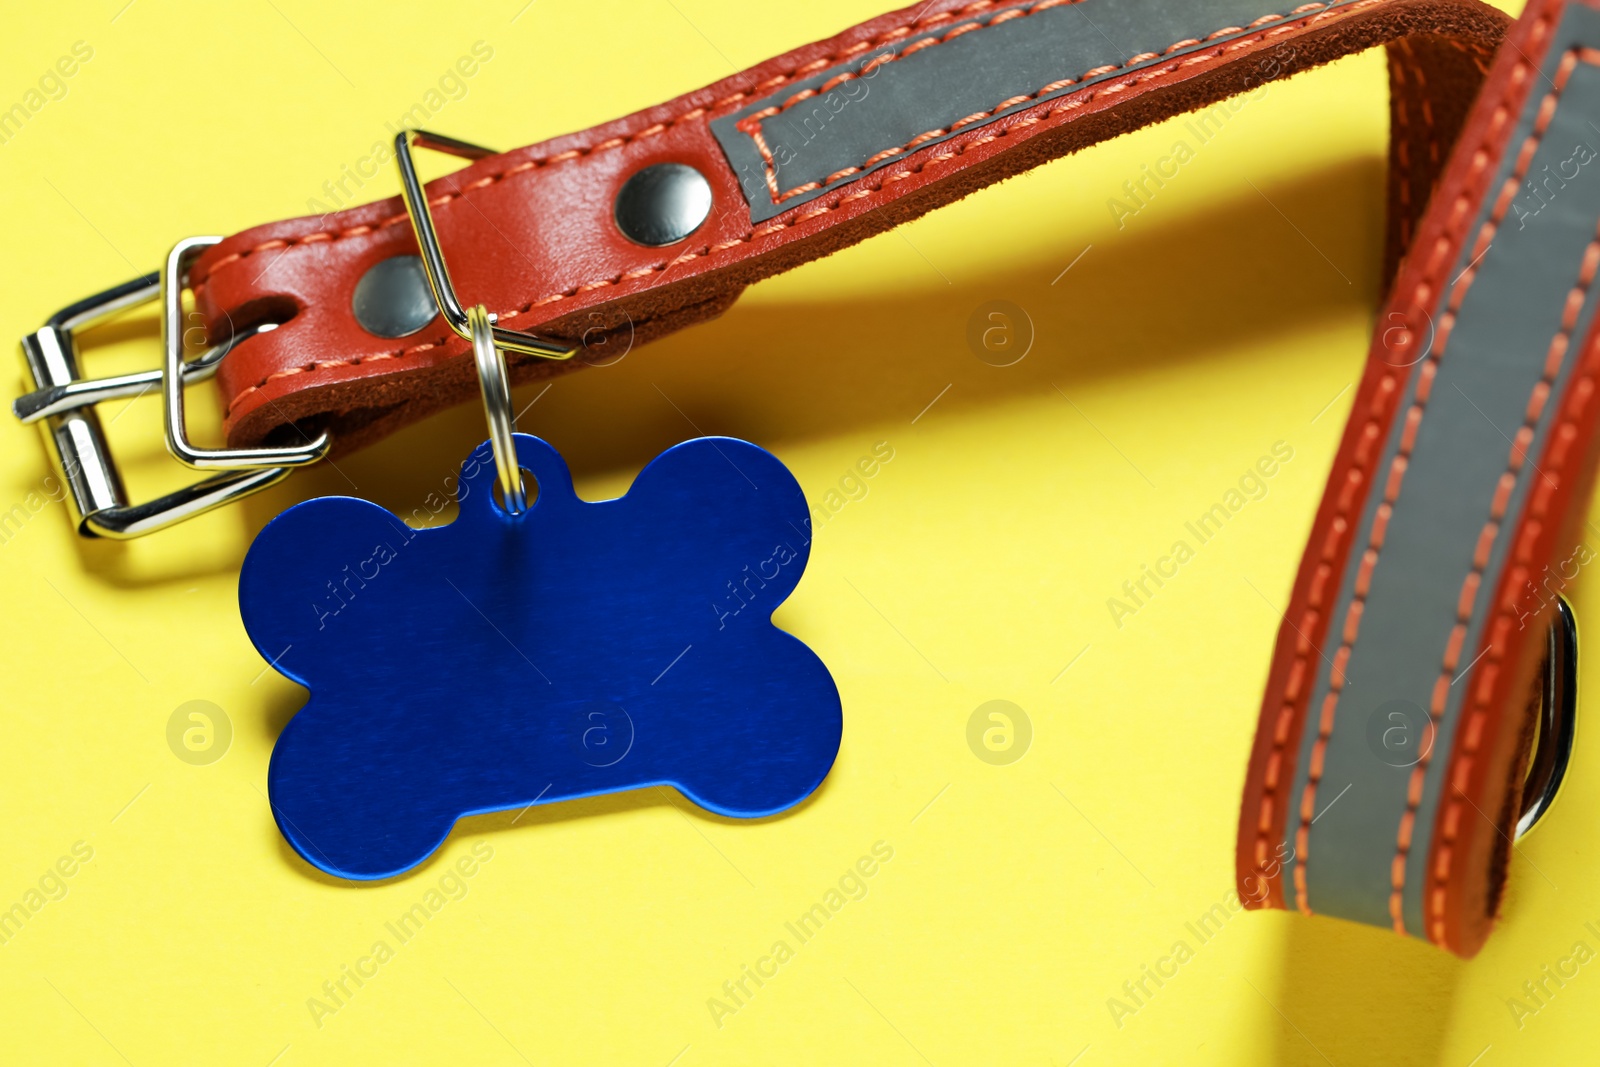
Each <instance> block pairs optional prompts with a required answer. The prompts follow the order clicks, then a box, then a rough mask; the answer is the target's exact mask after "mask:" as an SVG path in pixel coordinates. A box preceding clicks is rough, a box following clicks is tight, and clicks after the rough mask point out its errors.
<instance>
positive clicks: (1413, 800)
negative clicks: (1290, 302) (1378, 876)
mask: <svg viewBox="0 0 1600 1067" xmlns="http://www.w3.org/2000/svg"><path fill="white" fill-rule="evenodd" d="M1579 62H1584V63H1589V64H1592V65H1600V51H1595V50H1593V49H1586V48H1574V49H1572V50H1571V51H1569V52H1567V54H1566V55H1564V56H1562V57H1561V66H1560V68H1559V69H1558V70H1557V71H1556V76H1555V81H1554V87H1553V88H1552V89H1551V90H1550V91H1549V92H1548V93H1546V94H1545V98H1544V99H1543V100H1542V101H1540V103H1539V110H1538V114H1537V118H1536V119H1535V120H1534V127H1533V130H1532V131H1531V132H1530V133H1529V135H1528V137H1527V139H1526V140H1525V141H1524V142H1523V145H1522V150H1521V154H1520V156H1519V159H1518V163H1519V166H1518V169H1517V173H1516V174H1514V175H1512V176H1511V177H1508V178H1507V179H1506V181H1505V183H1504V184H1503V185H1502V186H1501V192H1500V199H1501V202H1502V203H1503V204H1509V203H1510V202H1511V200H1512V199H1514V198H1515V196H1516V194H1517V191H1518V189H1519V188H1520V187H1521V185H1522V178H1523V176H1524V173H1525V172H1526V170H1527V167H1528V166H1529V164H1530V163H1531V161H1532V159H1533V153H1534V151H1535V150H1536V149H1537V147H1538V145H1539V142H1540V140H1541V139H1542V138H1543V137H1544V132H1545V129H1546V128H1547V127H1548V126H1549V124H1550V120H1551V118H1552V117H1554V115H1555V110H1556V105H1557V103H1558V102H1559V100H1560V97H1561V93H1562V91H1563V90H1564V89H1565V88H1566V85H1567V81H1568V79H1569V78H1570V77H1571V75H1572V71H1573V70H1574V69H1575V68H1576V67H1577V65H1578V63H1579ZM1501 214H1502V215H1503V211H1502V212H1501ZM1492 239H1493V233H1492V231H1491V232H1489V233H1487V234H1486V236H1485V238H1484V240H1492ZM1597 266H1600V226H1597V227H1596V231H1595V237H1594V239H1593V240H1591V241H1590V242H1589V245H1588V247H1587V248H1585V249H1584V254H1583V259H1582V261H1581V266H1580V268H1579V272H1578V280H1577V282H1576V283H1574V284H1573V286H1572V289H1571V291H1570V292H1569V293H1568V294H1567V300H1566V304H1565V306H1564V309H1563V312H1562V319H1561V329H1560V330H1559V331H1558V332H1557V333H1556V335H1555V338H1554V339H1553V340H1551V342H1550V348H1549V350H1548V351H1547V353H1546V355H1545V365H1544V373H1543V375H1542V376H1541V377H1540V379H1539V381H1538V382H1536V383H1535V384H1534V387H1533V392H1532V394H1531V395H1530V396H1529V397H1528V405H1527V407H1526V408H1525V409H1524V415H1523V422H1522V428H1521V429H1520V430H1518V431H1517V435H1516V440H1515V442H1514V443H1513V444H1512V446H1511V454H1510V456H1509V457H1508V458H1507V460H1506V470H1505V473H1504V474H1502V475H1501V476H1500V484H1499V491H1497V492H1496V493H1495V495H1494V498H1493V500H1492V501H1491V503H1490V507H1489V518H1488V520H1487V521H1486V522H1485V523H1484V526H1483V531H1482V532H1481V533H1480V534H1479V535H1478V548H1477V552H1476V554H1475V555H1474V557H1473V561H1472V570H1471V571H1470V572H1468V574H1467V577H1466V578H1465V579H1463V580H1462V583H1461V595H1460V597H1459V599H1458V601H1457V613H1456V625H1455V626H1454V627H1453V628H1452V629H1451V631H1450V640H1449V642H1448V643H1447V644H1446V645H1445V656H1444V663H1443V664H1442V666H1441V668H1440V679H1439V681H1436V682H1435V683H1434V697H1433V704H1432V706H1431V707H1430V708H1429V717H1430V719H1432V721H1433V723H1434V725H1435V726H1437V725H1438V721H1439V715H1440V714H1441V713H1442V712H1443V710H1444V708H1443V701H1444V696H1445V695H1446V694H1447V693H1448V691H1449V687H1450V684H1451V679H1450V675H1451V674H1452V673H1454V671H1455V663H1456V657H1458V656H1459V655H1460V652H1461V646H1462V644H1463V642H1465V640H1466V636H1467V629H1468V627H1470V626H1471V624H1472V618H1473V615H1474V614H1475V613H1476V610H1477V604H1476V593H1477V591H1478V587H1479V585H1480V584H1481V582H1482V580H1483V574H1484V571H1485V569H1486V568H1487V566H1488V563H1489V553H1490V551H1491V550H1492V549H1493V547H1494V542H1495V541H1496V540H1497V539H1498V537H1499V534H1500V528H1501V521H1502V519H1503V518H1504V515H1505V508H1506V504H1507V503H1508V502H1509V500H1510V497H1511V493H1512V492H1514V491H1515V488H1516V483H1517V481H1518V480H1519V479H1520V477H1521V474H1522V470H1523V467H1524V464H1525V463H1526V462H1527V459H1528V455H1527V449H1528V447H1529V446H1530V445H1531V444H1532V441H1533V435H1534V431H1535V429H1536V428H1537V426H1538V422H1539V418H1540V416H1541V415H1542V414H1543V412H1544V406H1545V402H1546V401H1547V400H1548V399H1549V395H1550V390H1551V389H1552V388H1553V387H1554V385H1555V379H1556V376H1557V375H1558V374H1559V373H1560V372H1561V368H1562V366H1563V365H1564V364H1565V363H1566V356H1567V350H1568V348H1569V346H1570V344H1571V341H1572V331H1573V330H1574V329H1575V328H1576V327H1577V319H1578V312H1579V311H1581V310H1582V308H1583V302H1584V298H1585V297H1586V296H1587V295H1588V291H1589V286H1590V284H1591V283H1592V282H1593V281H1594V276H1595V269H1596V267H1597ZM1571 425H1572V420H1571V419H1563V420H1562V422H1561V425H1560V426H1557V427H1556V428H1555V429H1554V430H1553V431H1552V436H1551V440H1556V439H1558V438H1559V436H1560V435H1561V434H1562V433H1563V432H1564V431H1565V430H1566V429H1567V428H1568V427H1569V426H1571ZM1561 458H1562V462H1564V460H1565V453H1564V452H1563V453H1562V454H1561ZM1551 466H1552V468H1553V469H1556V470H1559V468H1560V463H1554V464H1552V465H1551ZM1546 473H1548V472H1546ZM1548 500H1549V498H1548V496H1547V495H1545V494H1536V495H1535V497H1534V499H1533V500H1532V501H1531V502H1530V503H1531V506H1530V509H1529V517H1530V519H1531V520H1532V521H1533V522H1534V523H1535V524H1536V525H1537V524H1538V523H1539V522H1540V521H1541V520H1542V519H1543V518H1544V508H1545V506H1546V505H1547V503H1548ZM1463 605H1465V606H1467V607H1468V610H1467V611H1465V612H1463V611H1462V610H1461V607H1462V606H1463ZM1498 614H1500V615H1506V614H1507V612H1506V609H1505V608H1504V607H1503V606H1502V607H1501V608H1500V610H1499V612H1498ZM1484 658H1485V659H1487V660H1488V661H1489V664H1488V665H1487V666H1494V665H1496V664H1498V663H1499V662H1500V660H1501V658H1502V657H1501V656H1500V655H1498V654H1497V653H1496V652H1495V645H1494V642H1493V640H1492V639H1491V640H1490V642H1489V647H1488V649H1487V650H1486V654H1485V657H1484ZM1469 666H1470V665H1469ZM1441 687H1442V688H1441ZM1486 688H1487V687H1486V686H1482V685H1479V686H1475V687H1474V689H1473V710H1472V715H1471V717H1470V721H1469V722H1468V723H1467V724H1466V726H1465V730H1466V732H1465V734H1464V735H1463V738H1464V743H1463V745H1462V756H1461V759H1460V760H1458V761H1456V765H1455V767H1454V768H1453V771H1454V777H1455V778H1456V779H1457V780H1458V781H1459V780H1464V779H1465V777H1466V775H1467V774H1468V773H1469V772H1470V770H1471V767H1472V759H1473V757H1474V756H1475V755H1476V753H1477V747H1478V741H1479V737H1478V734H1479V733H1480V732H1481V730H1482V721H1483V717H1484V715H1485V714H1486V712H1485V710H1484V702H1485V698H1486V696H1487V693H1486V692H1485V690H1486ZM1432 755H1433V753H1432V751H1431V750H1430V751H1429V752H1428V753H1426V754H1425V755H1424V756H1423V758H1422V760H1421V761H1420V762H1419V763H1418V764H1417V765H1416V766H1415V767H1414V768H1412V771H1411V781H1410V783H1409V786H1408V789H1407V795H1406V813H1405V815H1404V816H1402V818H1401V820H1400V832H1399V834H1398V835H1397V837H1396V852H1395V863H1396V866H1395V884H1394V891H1393V893H1392V894H1391V895H1390V897H1389V913H1390V915H1391V916H1394V917H1396V923H1397V924H1400V923H1401V920H1400V919H1399V914H1400V906H1401V899H1400V898H1401V895H1402V893H1403V891H1404V889H1405V858H1406V855H1407V854H1408V853H1409V851H1410V846H1411V841H1410V837H1411V829H1412V825H1413V823H1414V822H1415V819H1416V811H1417V807H1418V805H1419V804H1420V803H1421V802H1422V786H1423V779H1424V778H1425V776H1426V772H1427V768H1428V764H1429V762H1430V761H1431V758H1432ZM1461 795H1462V794H1461V790H1460V788H1459V787H1457V789H1456V790H1455V791H1454V792H1452V793H1451V794H1450V800H1449V802H1448V806H1447V807H1446V809H1445V815H1444V820H1443V823H1442V824H1441V825H1442V826H1443V828H1444V832H1443V835H1442V843H1441V845H1440V847H1439V853H1438V855H1437V856H1436V857H1435V863H1434V872H1433V873H1434V876H1433V882H1434V887H1433V892H1431V893H1430V894H1429V895H1428V901H1427V904H1428V908H1429V912H1430V915H1429V917H1430V919H1431V920H1432V921H1431V923H1430V927H1429V936H1430V938H1431V939H1432V940H1433V941H1434V942H1435V943H1436V944H1443V940H1444V895H1445V888H1444V886H1445V881H1446V879H1447V878H1448V876H1449V870H1450V859H1451V850H1452V849H1453V847H1454V844H1455V837H1456V830H1457V827H1458V824H1459V821H1460V808H1461V800H1460V797H1461ZM1399 928H1400V930H1401V932H1402V933H1403V932H1404V928H1403V925H1400V926H1399Z"/></svg>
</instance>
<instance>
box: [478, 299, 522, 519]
mask: <svg viewBox="0 0 1600 1067" xmlns="http://www.w3.org/2000/svg"><path fill="white" fill-rule="evenodd" d="M467 327H468V330H469V331H470V333H471V335H472V360H473V362H474V363H476V364H477V365H478V385H479V386H480V387H481V388H482V389H483V414H484V417H485V418H487V419H488V420H489V445H490V447H492V448H493V449H494V469H495V473H496V475H497V476H498V478H499V481H500V495H501V497H502V498H503V499H504V501H505V507H506V510H507V511H508V512H510V513H511V514H513V515H520V514H522V513H523V512H524V511H527V510H528V493H527V490H526V488H525V487H524V486H523V484H522V468H521V466H519V465H518V463H517V443H516V441H515V440H514V439H513V438H512V434H514V433H515V432H516V429H517V426H516V416H514V415H513V414H512V413H511V378H510V376H509V375H507V374H506V358H505V356H504V355H503V354H502V353H501V351H500V348H499V346H497V345H496V344H495V332H496V331H495V328H494V321H493V320H492V319H491V318H490V317H489V309H488V308H486V307H484V306H483V305H482V304H479V305H478V306H477V307H475V308H472V309H471V310H469V311H468V312H467Z"/></svg>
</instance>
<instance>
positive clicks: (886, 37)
mask: <svg viewBox="0 0 1600 1067" xmlns="http://www.w3.org/2000/svg"><path fill="white" fill-rule="evenodd" d="M1002 2H1004V0H974V2H973V3H970V4H967V5H966V6H964V7H962V8H960V9H958V10H955V11H941V12H938V13H936V14H933V15H929V16H927V17H926V18H920V19H916V20H913V21H911V22H908V23H906V24H905V25H903V26H896V27H895V28H893V29H890V30H886V31H884V32H883V33H882V34H880V35H878V36H877V37H875V38H874V39H872V40H870V41H857V42H856V43H855V44H853V45H850V46H848V47H846V48H841V49H840V50H839V51H837V52H834V53H832V54H830V55H826V56H822V57H820V58H818V59H814V60H811V61H810V62H808V63H804V64H802V65H800V66H798V67H796V68H795V69H794V70H791V71H789V72H788V73H785V74H776V75H773V76H772V77H771V78H768V79H767V80H766V81H763V82H761V83H759V84H757V85H754V86H752V87H751V88H749V89H745V90H740V91H739V92H736V93H733V94H731V95H729V96H725V97H723V98H722V99H720V100H717V101H715V102H713V103H712V104H710V105H708V106H704V107H695V108H690V109H689V110H687V111H684V112H682V113H681V114H678V115H674V116H672V117H671V118H669V119H664V120H662V121H661V122H657V123H654V124H653V125H650V126H647V127H645V128H644V129H642V130H635V131H634V132H633V133H628V134H620V135H618V136H615V137H610V138H607V139H606V140H604V141H600V142H598V143H596V144H592V145H586V146H584V147H582V148H569V149H567V150H566V151H564V152H557V153H555V154H553V155H549V156H540V157H539V158H537V159H529V160H524V161H523V162H521V163H518V164H516V165H515V166H512V167H507V168H506V169H505V170H501V171H496V172H495V173H493V174H486V175H484V176H483V177H482V178H479V179H477V180H475V181H473V183H472V184H471V185H467V186H464V187H462V188H458V189H456V190H454V191H452V192H449V193H446V194H444V195H443V196H440V197H438V198H437V199H433V200H429V201H428V203H429V204H431V205H432V206H434V207H436V208H438V207H443V206H444V205H446V204H448V203H450V201H452V200H456V199H459V198H460V197H462V196H465V195H466V194H467V193H469V192H471V191H472V190H474V189H481V188H483V187H484V186H487V185H493V184H494V183H496V182H498V181H502V180H504V179H506V178H510V177H512V176H514V175H517V174H521V173H522V172H523V171H527V170H535V169H537V168H540V167H547V166H551V165H552V164H556V163H564V162H567V161H568V160H573V159H580V158H582V157H584V156H588V155H593V154H594V153H596V152H604V151H608V150H610V149H613V148H621V147H623V146H624V145H628V144H631V143H633V142H634V141H641V140H644V139H645V138H648V137H655V136H657V135H659V134H662V133H665V132H666V131H667V130H669V129H671V128H672V127H673V126H676V125H678V124H679V123H680V122H690V121H693V120H695V119H699V118H705V117H706V116H708V115H711V114H713V113H715V112H718V111H723V110H727V109H730V108H733V107H735V106H737V105H738V104H740V103H742V102H744V101H745V100H748V99H749V98H750V97H752V96H764V95H766V94H767V93H770V92H772V91H773V90H774V89H778V88H780V87H782V86H783V85H784V84H786V83H788V82H791V81H794V80H796V79H797V78H807V77H810V76H811V75H812V74H815V73H816V72H817V71H819V70H826V69H827V68H828V67H831V66H833V65H834V64H835V63H837V62H839V61H840V60H842V59H849V58H850V57H851V56H855V55H859V54H860V53H862V52H867V51H871V50H872V49H874V48H879V47H882V46H883V45H886V44H891V43H893V42H895V41H898V40H900V39H902V38H904V37H908V36H910V35H911V34H913V33H918V32H920V31H922V30H925V29H928V28H929V27H932V26H938V25H941V24H942V23H946V22H952V21H954V20H956V19H960V18H967V17H969V16H971V15H974V14H977V13H979V12H982V11H986V10H988V9H989V8H992V7H995V6H996V5H998V4H1000V3H1002ZM1073 2H1077V0H1073ZM408 221H409V220H408V218H407V216H406V213H405V212H404V211H401V212H397V213H396V214H393V215H386V216H384V217H383V218H381V219H379V220H378V221H377V222H375V223H371V224H368V225H363V226H352V227H350V228H349V229H344V230H319V231H317V232H316V233H308V234H306V235H305V236H303V237H294V238H277V239H274V240H271V241H263V242H262V243H261V244H259V245H255V246H253V247H251V248H245V249H241V250H240V251H238V252H234V253H231V254H229V255H226V256H223V257H222V258H220V259H218V260H217V261H216V262H215V263H212V264H209V265H208V266H207V268H206V270H205V271H204V272H203V273H201V274H199V275H198V276H197V277H196V278H195V279H194V280H193V281H192V282H191V288H193V289H195V290H196V291H198V290H199V288H200V287H201V286H203V285H204V284H205V281H206V279H208V278H210V277H211V276H212V275H213V274H215V273H216V272H217V271H218V270H220V269H222V268H223V267H225V266H228V265H230V264H233V263H237V262H239V261H240V260H242V259H248V258H249V257H250V256H253V255H255V254H257V253H259V252H270V251H273V250H276V249H288V248H293V247H296V246H298V245H304V244H320V243H324V242H327V241H337V240H342V239H344V238H347V237H364V236H366V235H367V234H369V233H372V232H373V231H374V230H378V229H382V228H383V227H385V226H395V225H398V224H400V223H402V222H408ZM369 358H376V357H369Z"/></svg>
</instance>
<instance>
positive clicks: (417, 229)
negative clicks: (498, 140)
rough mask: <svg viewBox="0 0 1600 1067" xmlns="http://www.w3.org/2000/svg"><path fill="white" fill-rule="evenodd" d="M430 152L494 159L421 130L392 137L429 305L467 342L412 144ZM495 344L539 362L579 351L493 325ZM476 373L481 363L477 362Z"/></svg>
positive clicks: (481, 150)
mask: <svg viewBox="0 0 1600 1067" xmlns="http://www.w3.org/2000/svg"><path fill="white" fill-rule="evenodd" d="M413 144H415V145H417V146H418V147H420V148H432V149H434V150H435V151H438V152H445V153H448V154H449V155H452V156H460V157H461V158H462V159H482V158H484V157H485V156H492V155H494V151H493V149H489V148H484V147H482V146H480V145H475V144H468V143H467V142H466V141H458V140H456V139H455V138H454V137H445V136H442V135H441V134H437V133H429V132H427V131H426V130H402V131H401V132H400V133H398V134H396V135H395V139H394V158H395V163H396V164H397V165H398V166H399V167H400V198H401V199H402V200H403V201H405V205H406V214H407V215H409V216H410V218H411V230H412V232H413V233H415V234H416V238H417V248H418V249H419V250H420V251H421V252H422V270H423V273H424V274H426V275H427V276H428V288H429V289H431V290H432V291H433V302H434V303H435V304H437V305H439V314H440V315H442V316H443V317H444V321H445V325H447V326H449V327H450V328H451V329H452V330H454V331H455V332H456V334H457V335H459V336H460V337H462V338H464V339H466V340H471V339H472V328H471V325H470V324H469V323H468V321H467V312H466V310H465V309H464V308H463V307H462V306H461V301H460V300H459V299H457V298H456V290H455V285H454V283H452V282H451V281H450V269H449V268H448V267H446V266H445V262H444V253H443V252H442V251H441V250H440V248H439V233H438V231H437V230H435V229H434V227H433V213H432V211H431V210H430V209H429V207H428V198H427V196H426V195H425V194H424V193H423V191H422V182H421V180H420V179H418V177H417V168H416V164H415V163H413V162H412V160H411V146H412V145H413ZM493 332H494V343H495V344H496V345H498V346H499V347H500V348H502V349H504V350H506V351H508V352H518V353H521V354H522V355H526V356H537V357H538V358H540V359H556V360H561V359H571V358H572V357H573V355H574V354H575V353H576V352H577V351H578V350H577V349H576V348H571V347H568V346H566V345H560V344H556V343H554V342H551V341H546V340H544V339H543V338H540V337H535V336H534V335H533V334H531V333H523V332H522V331H520V330H506V329H502V328H501V327H499V326H494V327H493ZM480 373H481V363H480Z"/></svg>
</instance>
